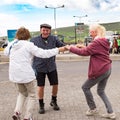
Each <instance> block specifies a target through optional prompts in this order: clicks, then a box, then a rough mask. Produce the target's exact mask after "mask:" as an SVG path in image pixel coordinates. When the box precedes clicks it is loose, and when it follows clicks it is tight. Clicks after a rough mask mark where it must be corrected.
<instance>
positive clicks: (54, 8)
mask: <svg viewBox="0 0 120 120" xmlns="http://www.w3.org/2000/svg"><path fill="white" fill-rule="evenodd" d="M64 7H65V6H64V5H62V6H57V7H48V6H47V5H46V6H45V8H50V9H53V10H54V22H55V34H57V31H56V9H58V8H64Z"/></svg>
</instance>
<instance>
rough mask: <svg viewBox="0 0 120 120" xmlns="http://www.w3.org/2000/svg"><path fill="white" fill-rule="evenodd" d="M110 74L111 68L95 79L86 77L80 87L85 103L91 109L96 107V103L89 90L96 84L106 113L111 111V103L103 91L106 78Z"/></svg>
mask: <svg viewBox="0 0 120 120" xmlns="http://www.w3.org/2000/svg"><path fill="white" fill-rule="evenodd" d="M110 74H111V69H110V70H108V71H107V72H106V73H104V74H102V75H101V76H100V77H98V78H96V79H90V80H89V79H88V80H87V81H86V82H85V83H84V84H83V86H82V89H83V92H84V94H85V97H86V101H87V104H88V106H89V108H90V109H91V110H92V109H95V108H96V104H95V102H94V98H93V95H92V93H91V91H90V88H92V87H93V86H94V85H96V84H97V93H98V95H99V96H100V97H101V99H102V100H103V102H104V104H105V107H106V109H107V112H108V113H112V112H113V110H112V106H111V103H110V101H109V100H108V98H107V96H106V94H105V92H104V90H105V87H106V84H107V80H108V78H109V76H110Z"/></svg>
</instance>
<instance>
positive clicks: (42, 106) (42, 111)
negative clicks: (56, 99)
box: [39, 104, 45, 114]
mask: <svg viewBox="0 0 120 120" xmlns="http://www.w3.org/2000/svg"><path fill="white" fill-rule="evenodd" d="M39 113H40V114H44V113H45V108H44V104H41V105H40V109H39Z"/></svg>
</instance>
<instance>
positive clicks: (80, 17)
mask: <svg viewBox="0 0 120 120" xmlns="http://www.w3.org/2000/svg"><path fill="white" fill-rule="evenodd" d="M73 17H77V18H79V21H80V23H81V19H82V18H83V17H88V15H84V16H73Z"/></svg>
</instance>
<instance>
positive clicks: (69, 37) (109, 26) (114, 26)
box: [32, 22, 120, 43]
mask: <svg viewBox="0 0 120 120" xmlns="http://www.w3.org/2000/svg"><path fill="white" fill-rule="evenodd" d="M101 25H103V26H104V27H105V28H106V30H107V31H113V32H117V33H120V22H114V23H102V24H101ZM79 27H82V30H80V31H81V32H80V33H79V32H78V33H76V39H75V26H69V27H62V28H57V34H58V35H63V36H64V42H67V43H75V41H76V42H79V41H83V40H84V38H85V37H86V36H88V35H89V34H88V27H89V26H87V25H82V26H79V25H78V26H77V29H78V28H79ZM39 34H40V32H39V31H37V32H32V35H33V36H37V35H39ZM52 34H54V29H52Z"/></svg>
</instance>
